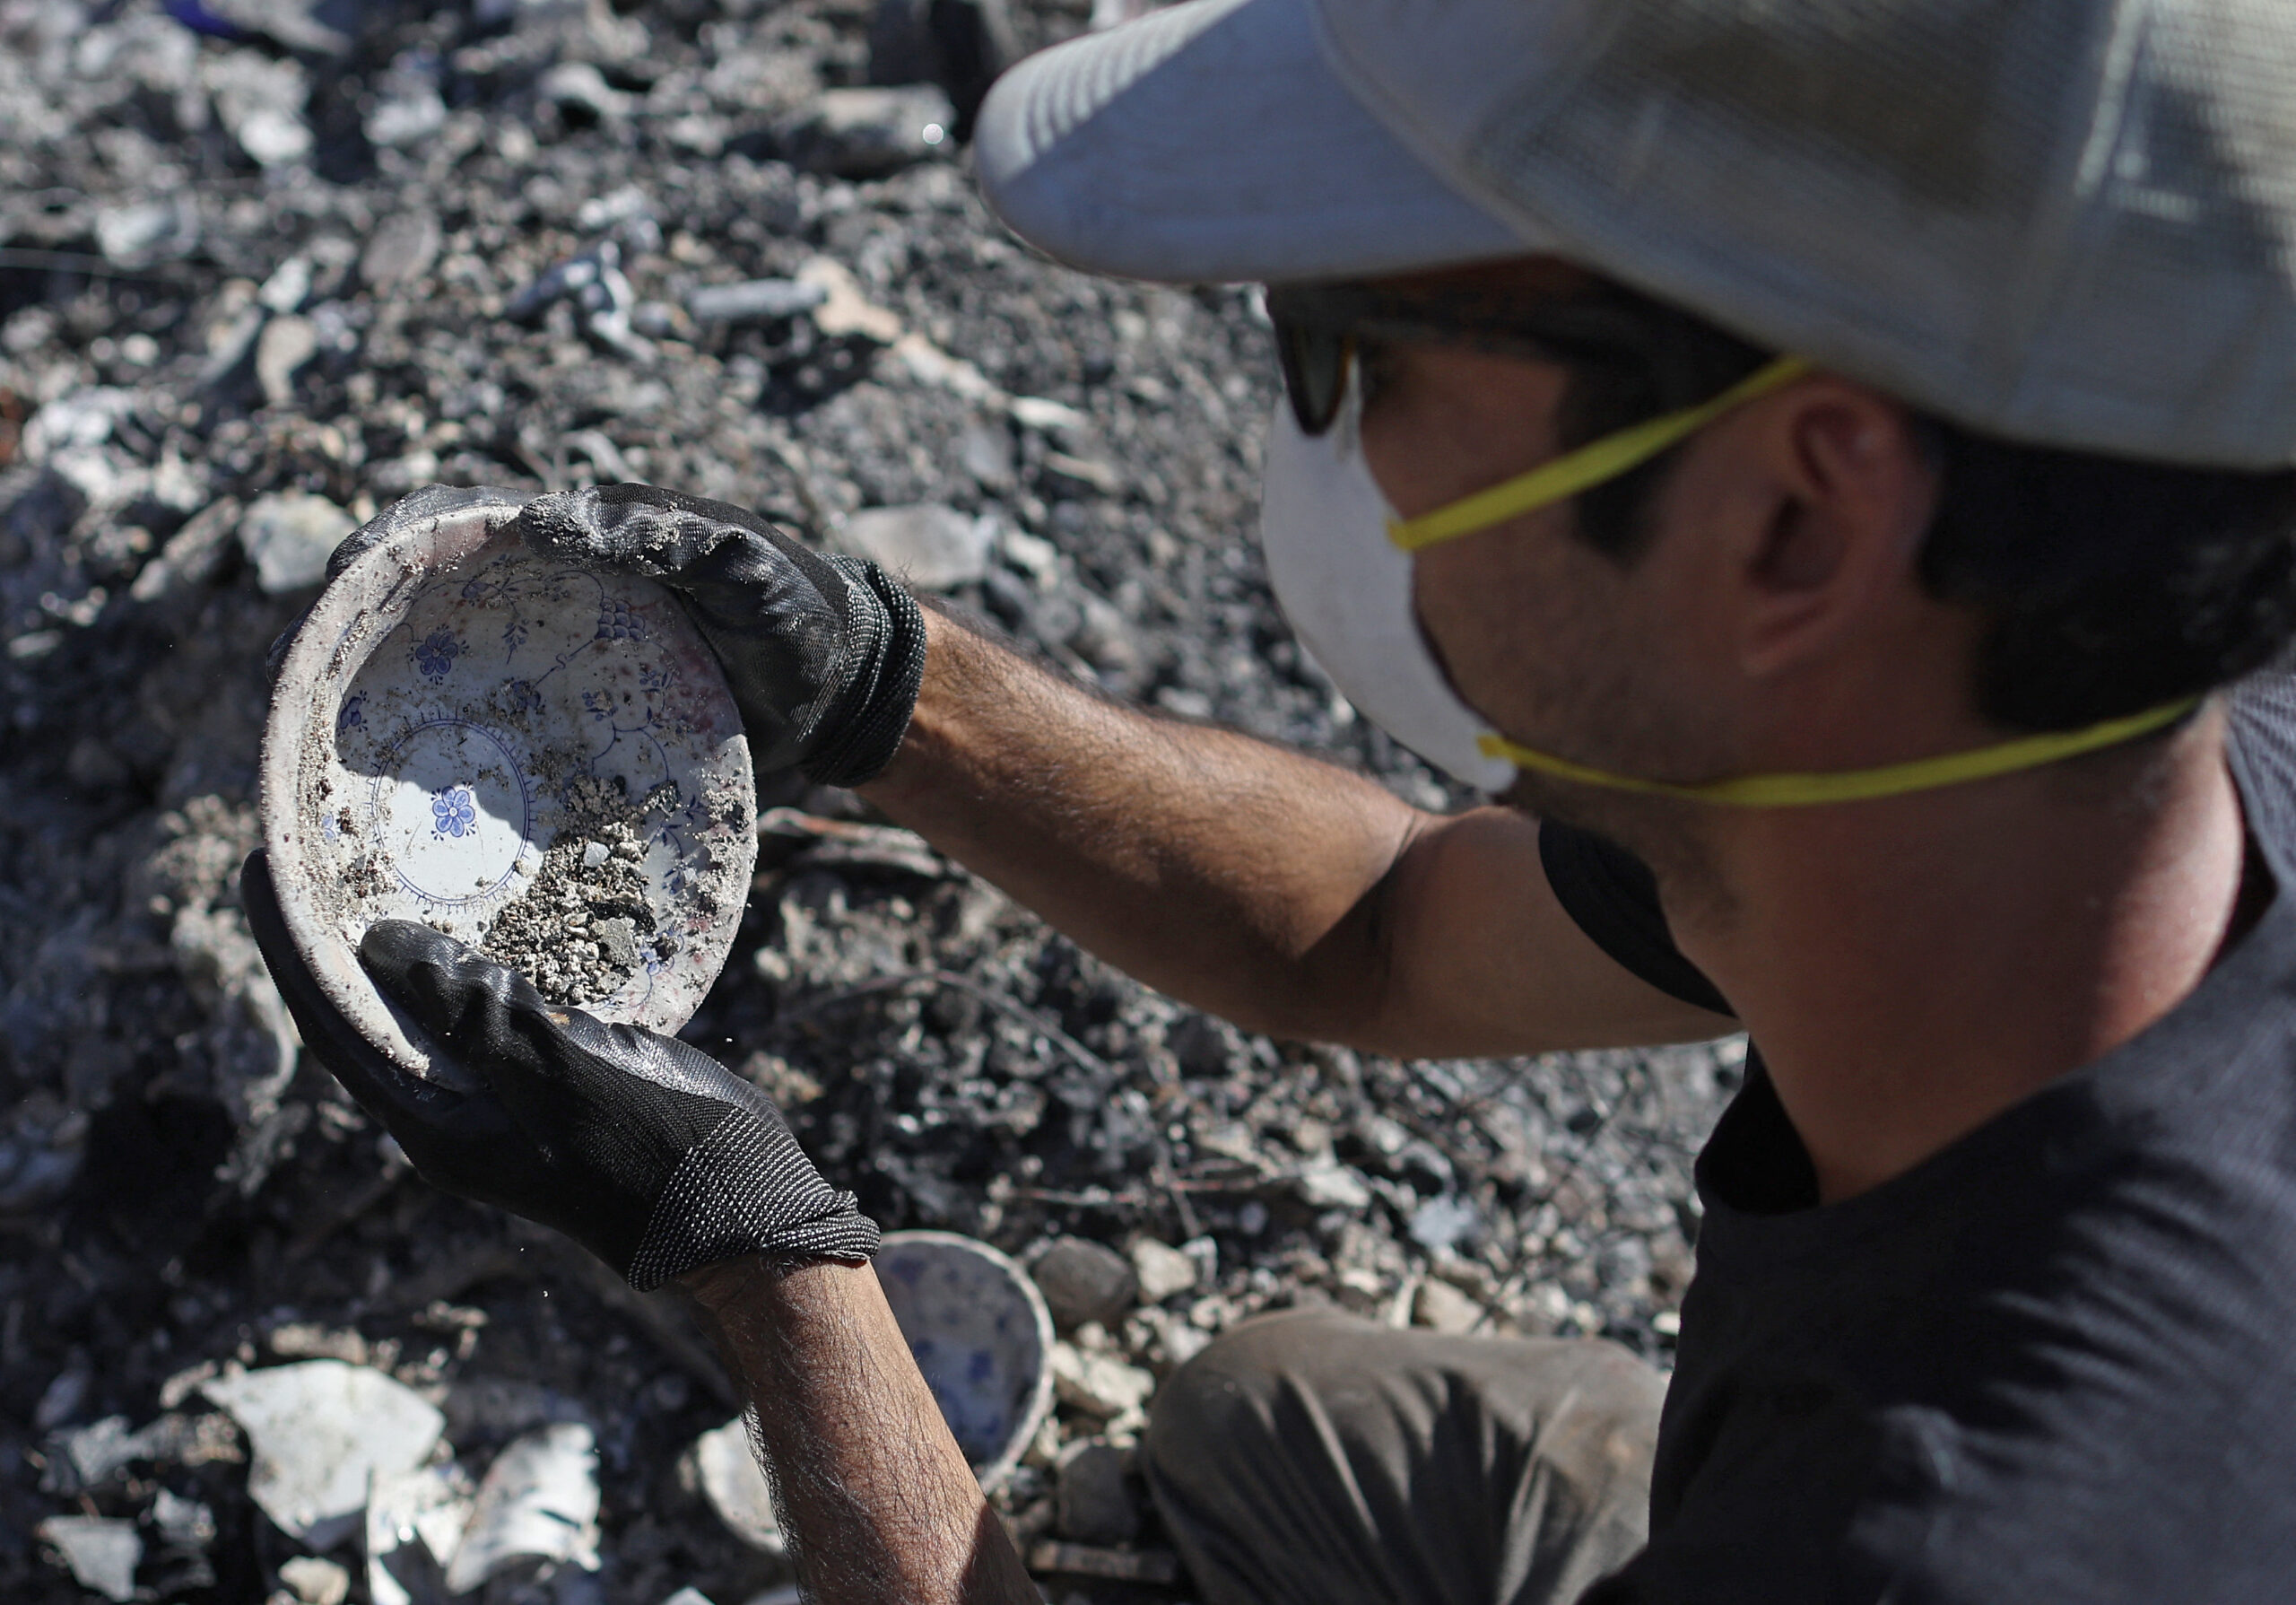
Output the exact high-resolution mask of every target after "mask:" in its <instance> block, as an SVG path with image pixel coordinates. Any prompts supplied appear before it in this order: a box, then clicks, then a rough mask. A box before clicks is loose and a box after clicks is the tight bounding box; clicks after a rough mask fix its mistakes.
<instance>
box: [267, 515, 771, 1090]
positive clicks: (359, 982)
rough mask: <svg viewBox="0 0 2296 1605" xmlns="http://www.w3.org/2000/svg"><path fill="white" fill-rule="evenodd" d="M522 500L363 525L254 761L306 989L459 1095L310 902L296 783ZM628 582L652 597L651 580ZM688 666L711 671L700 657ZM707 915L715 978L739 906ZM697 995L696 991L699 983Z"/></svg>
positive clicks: (683, 626)
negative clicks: (378, 655) (377, 661)
mask: <svg viewBox="0 0 2296 1605" xmlns="http://www.w3.org/2000/svg"><path fill="white" fill-rule="evenodd" d="M529 500H530V498H528V497H526V496H523V495H520V494H518V493H512V492H503V491H493V490H472V491H457V490H451V489H448V488H447V487H434V488H433V489H431V490H429V491H422V492H417V493H414V494H413V495H412V496H410V497H407V498H406V499H404V501H402V502H398V503H396V505H395V506H393V507H392V508H389V509H387V510H385V511H383V512H382V513H380V514H378V516H377V518H376V519H371V520H370V521H369V523H368V524H367V525H366V526H365V527H363V528H362V530H361V536H366V537H368V538H370V540H371V543H372V544H371V545H369V546H368V547H367V549H366V550H364V551H362V552H361V553H359V554H358V555H357V556H355V557H353V558H352V559H350V561H349V562H347V563H344V566H342V568H341V569H340V571H337V572H336V573H335V574H334V576H333V577H332V578H331V579H330V580H329V581H328V583H327V585H326V589H324V590H323V591H321V592H320V594H319V597H318V598H317V601H316V602H314V603H313V604H312V606H311V608H310V610H309V612H308V613H307V614H305V615H304V616H303V618H302V619H301V620H300V622H299V623H298V624H296V626H295V628H294V632H293V634H292V635H291V638H290V640H289V641H288V643H287V646H286V649H285V650H284V652H283V653H282V654H280V656H279V659H278V667H277V672H276V674H275V676H274V680H273V684H272V691H271V706H270V710H269V712H268V714H267V716H266V718H265V725H264V734H263V746H262V753H261V756H260V759H259V763H258V775H257V782H258V783H257V813H258V821H259V824H260V825H261V829H262V833H263V841H264V845H265V848H266V849H267V850H269V853H270V857H271V870H272V881H273V885H274V887H275V888H276V892H277V896H278V900H279V907H280V912H281V915H282V917H283V920H284V922H285V924H286V928H287V934H288V937H289V938H290V940H291V942H292V943H293V945H294V947H295V950H296V952H297V954H298V955H300V957H301V958H302V960H303V962H304V964H306V965H308V966H309V970H310V972H311V975H312V978H313V980H314V981H316V982H317V985H318V987H319V990H321V992H322V993H323V994H325V996H326V998H327V999H328V1000H329V1001H330V1002H332V1003H333V1004H334V1005H335V1007H337V1008H339V1009H341V1010H342V1011H343V1013H344V1016H345V1017H346V1018H347V1019H349V1020H350V1021H351V1023H352V1025H354V1026H356V1027H357V1028H358V1030H359V1032H360V1034H361V1035H362V1036H363V1037H365V1038H366V1039H367V1041H368V1042H370V1044H371V1045H372V1046H374V1047H375V1048H376V1049H377V1050H378V1051H380V1052H381V1053H382V1054H383V1055H384V1056H385V1057H386V1058H387V1059H389V1060H391V1061H392V1062H393V1063H395V1064H396V1065H398V1066H399V1067H401V1068H402V1069H406V1070H408V1071H410V1072H412V1073H413V1074H415V1075H418V1076H423V1077H429V1078H431V1079H434V1080H439V1081H441V1082H444V1083H446V1084H448V1085H450V1086H463V1087H464V1088H465V1090H467V1089H468V1084H467V1083H465V1082H462V1081H460V1080H459V1078H458V1077H459V1075H460V1073H459V1072H457V1070H456V1069H455V1068H454V1066H453V1061H452V1060H451V1058H449V1057H448V1056H446V1055H443V1054H439V1053H438V1052H436V1051H434V1050H433V1048H432V1047H431V1044H430V1042H428V1041H427V1040H426V1039H425V1037H424V1034H423V1033H422V1029H421V1028H420V1027H419V1026H418V1025H415V1024H414V1022H413V1021H412V1020H410V1019H408V1018H407V1017H406V1016H404V1014H403V1013H402V1012H401V1011H400V1010H399V1009H398V1008H397V1007H396V1006H395V1005H394V1004H392V1003H391V1002H390V1001H389V999H386V998H385V997H383V995H382V994H381V993H380V992H378V990H376V989H375V987H374V984H373V982H372V981H370V980H369V978H368V976H367V973H366V971H365V969H364V968H363V967H362V966H361V964H360V963H359V958H358V954H357V952H356V949H355V946H354V945H353V944H354V942H355V940H356V938H346V935H345V934H344V932H343V931H341V930H340V929H337V927H336V925H335V923H334V922H333V921H331V920H329V919H328V918H327V917H326V912H324V911H323V909H322V908H321V907H320V905H319V903H318V901H317V898H315V897H314V895H313V890H312V888H313V880H314V877H315V876H320V875H330V874H333V873H335V871H334V870H333V869H332V868H329V867H327V866H326V864H325V862H324V860H323V859H322V858H321V856H320V855H319V854H318V852H317V851H316V850H314V843H315V842H316V839H317V836H318V834H319V832H320V828H321V825H322V823H323V821H322V819H321V818H320V817H319V815H320V814H321V813H323V812H324V810H323V809H321V810H316V811H315V810H314V809H313V808H312V807H310V806H309V793H310V788H309V786H307V784H306V781H307V780H308V779H309V777H310V774H311V768H310V766H311V765H312V764H313V763H326V762H328V761H330V760H333V759H335V753H336V746H335V737H336V732H337V720H338V719H339V718H340V716H341V714H342V712H343V709H344V698H345V697H346V695H347V694H348V693H350V691H351V689H352V685H353V683H354V682H355V681H356V680H357V679H358V677H359V675H360V673H361V670H362V669H363V668H364V667H366V666H367V664H368V662H369V660H370V658H371V657H372V656H373V654H374V652H375V651H376V650H377V649H378V646H379V645H380V644H381V643H382V641H384V640H385V639H386V638H387V637H388V636H389V635H390V634H391V632H393V631H394V630H395V629H396V628H397V626H398V625H399V624H401V623H402V622H404V619H405V618H406V616H407V615H408V613H409V611H410V610H411V609H412V608H413V606H414V605H415V603H416V601H417V599H418V598H420V597H421V596H422V595H423V594H424V593H425V592H426V590H427V589H429V587H430V586H431V583H432V582H433V581H435V580H439V579H442V578H445V577H448V576H450V575H452V574H454V573H456V572H457V571H459V570H461V569H463V568H465V567H466V566H471V565H473V564H474V563H476V562H478V561H479V560H481V559H482V558H484V559H485V560H486V561H491V560H492V554H495V553H497V552H499V550H500V548H501V546H502V545H503V543H504V541H505V540H506V539H508V540H512V541H515V540H516V539H517V536H515V534H514V533H513V532H512V531H511V530H510V528H509V527H510V526H511V525H512V524H514V523H515V522H516V521H517V517H518V515H519V513H520V511H521V510H523V508H524V507H525V506H526V502H528V501H529ZM353 538H354V539H356V538H359V537H358V536H354V537H353ZM627 582H628V583H629V584H631V585H633V586H636V587H639V588H643V589H655V587H654V582H653V581H651V580H636V579H631V580H628V581H627ZM662 611H663V616H664V617H665V619H667V620H668V621H670V623H671V624H672V626H673V627H674V628H675V629H677V630H679V631H681V632H686V633H692V626H691V624H688V623H687V622H686V621H685V619H684V615H683V612H682V611H681V610H679V609H677V608H676V607H675V606H669V607H666V608H665V609H663V610H662ZM693 641H694V644H695V645H696V646H697V647H699V646H700V637H699V635H698V634H693ZM697 655H698V656H699V657H700V659H704V660H709V653H708V651H707V649H706V648H702V649H701V650H700V651H699V653H698V654H697ZM712 672H713V673H714V669H713V671H712ZM710 691H711V693H712V694H713V695H714V696H716V697H721V698H723V700H724V704H725V706H726V710H727V711H728V718H729V719H730V720H731V721H732V727H733V728H734V729H735V730H736V731H738V729H739V728H740V726H739V718H738V714H735V713H733V712H732V707H733V703H732V693H731V690H730V688H728V687H727V686H726V685H725V684H724V681H723V678H722V676H718V677H717V679H716V682H715V684H714V685H712V686H711V687H710ZM732 746H733V748H734V749H735V754H734V755H735V756H736V757H737V758H738V762H737V763H734V764H732V766H731V767H732V770H733V772H734V774H733V775H732V776H730V777H728V778H732V779H735V780H736V782H737V784H738V786H739V788H740V789H741V792H742V797H743V799H744V800H745V802H746V804H747V812H748V814H749V816H751V817H752V818H753V817H754V815H755V812H756V807H755V795H754V790H753V789H752V781H751V775H750V768H749V759H748V751H747V746H746V743H745V741H744V739H743V738H742V737H739V736H738V735H736V736H735V737H734V741H733V743H732ZM735 846H736V850H737V851H738V850H742V849H745V850H746V853H747V858H746V859H745V860H744V863H743V864H741V865H739V866H737V867H736V868H737V870H738V874H737V876H736V877H735V879H736V884H738V885H739V886H740V887H742V888H743V889H744V890H745V889H746V887H747V885H748V882H749V874H750V870H751V868H753V859H754V855H755V852H756V836H755V833H754V830H753V829H752V830H744V831H743V832H742V833H740V834H739V837H738V841H737V842H736V843H735ZM714 918H715V921H716V929H714V930H713V931H712V932H711V933H710V936H709V938H708V939H707V942H706V947H707V949H708V952H707V953H706V955H705V958H706V962H707V967H708V974H709V978H710V979H712V980H714V978H715V977H716V975H717V973H718V971H719V969H720V968H722V966H723V964H724V963H725V960H726V957H727V956H728V955H730V953H731V950H732V946H733V943H734V940H735V937H736V935H737V934H738V930H739V927H740V924H741V919H742V904H741V900H740V897H739V896H738V895H736V896H735V898H734V899H733V900H732V901H731V903H730V905H729V906H725V907H722V908H720V909H719V910H718V911H717V912H716V914H715V916H714ZM701 990H706V983H705V985H704V986H703V988H702V989H701ZM699 1002H700V992H699V991H696V992H694V993H693V994H692V995H691V996H687V995H684V994H683V993H682V992H681V991H679V990H673V989H668V988H654V989H651V990H649V991H648V994H647V996H646V998H645V999H644V1002H643V1005H642V1006H641V1007H640V1008H639V1010H638V1011H636V1012H634V1013H633V1012H617V1011H615V1010H613V1009H611V1008H608V1007H594V1008H593V1010H592V1012H594V1013H596V1014H597V1015H598V1016H599V1017H601V1018H604V1019H609V1020H619V1021H626V1022H627V1023H630V1024H633V1025H642V1026H644V1027H646V1028H648V1029H649V1030H654V1031H658V1032H663V1033H665V1034H666V1033H674V1032H675V1031H676V1030H677V1029H678V1028H679V1027H680V1026H682V1025H684V1024H685V1023H686V1021H687V1020H688V1019H689V1018H691V1016H692V1013H693V1010H694V1008H695V1007H697V1006H698V1004H699Z"/></svg>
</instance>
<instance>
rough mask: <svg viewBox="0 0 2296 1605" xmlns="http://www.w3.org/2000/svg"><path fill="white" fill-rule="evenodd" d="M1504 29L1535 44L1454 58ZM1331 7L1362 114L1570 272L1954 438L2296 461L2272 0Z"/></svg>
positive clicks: (2285, 50)
mask: <svg viewBox="0 0 2296 1605" xmlns="http://www.w3.org/2000/svg"><path fill="white" fill-rule="evenodd" d="M1526 12H1527V13H1537V15H1538V17H1539V22H1538V23H1537V25H1536V31H1537V37H1538V39H1539V42H1540V44H1541V46H1542V47H1543V48H1540V49H1537V50H1535V51H1531V52H1527V53H1514V54H1504V53H1502V54H1499V55H1492V54H1491V53H1490V52H1489V50H1488V49H1487V48H1486V49H1485V50H1484V51H1483V52H1482V53H1480V54H1479V53H1478V52H1477V50H1476V49H1475V48H1474V46H1475V43H1476V41H1477V40H1478V39H1482V40H1483V41H1484V42H1485V44H1486V46H1487V44H1488V41H1489V40H1491V39H1496V38H1498V37H1500V36H1502V35H1504V36H1508V37H1510V38H1511V37H1515V36H1518V35H1521V34H1523V33H1524V31H1525V29H1526V23H1525V22H1524V21H1523V13H1526ZM1322 14H1323V20H1324V23H1325V38H1326V41H1327V46H1328V48H1329V49H1330V51H1331V53H1332V56H1333V57H1334V65H1335V69H1336V70H1338V71H1340V72H1341V74H1342V75H1343V76H1344V77H1346V78H1347V79H1348V81H1349V82H1350V83H1352V84H1353V85H1354V86H1355V87H1356V88H1357V89H1358V90H1359V92H1361V94H1362V97H1363V99H1364V100H1365V101H1366V103H1367V104H1369V105H1370V106H1371V107H1372V109H1374V110H1375V111H1377V112H1378V114H1379V115H1380V116H1381V117H1382V118H1385V119H1386V120H1387V121H1388V122H1389V123H1390V125H1391V126H1394V127H1395V128H1396V132H1397V134H1398V135H1400V136H1402V137H1404V138H1405V139H1406V140H1408V141H1409V142H1410V143H1411V144H1412V145H1413V148H1414V149H1415V150H1417V151H1418V152H1419V153H1421V155H1422V157H1423V158H1424V159H1426V160H1428V161H1430V162H1431V164H1433V165H1434V166H1435V167H1437V169H1438V170H1440V171H1442V172H1443V173H1444V174H1445V176H1446V177H1448V178H1449V179H1452V180H1453V181H1455V182H1457V184H1459V185H1460V186H1461V187H1462V188H1465V189H1468V190H1470V191H1472V192H1474V193H1475V194H1478V195H1480V196H1484V197H1486V198H1487V199H1488V201H1489V202H1490V203H1491V204H1492V206H1493V208H1494V210H1496V211H1498V212H1500V214H1504V215H1509V216H1511V217H1512V218H1514V219H1515V220H1516V221H1517V222H1518V223H1519V224H1520V225H1521V226H1522V227H1523V228H1524V229H1525V230H1526V231H1532V230H1539V231H1545V232H1547V233H1548V234H1549V235H1550V236H1552V237H1559V238H1561V240H1564V241H1565V242H1566V243H1565V244H1564V245H1563V246H1562V247H1561V251H1562V254H1564V255H1568V256H1570V257H1575V258H1577V259H1579V260H1582V261H1585V262H1587V263H1588V264H1589V265H1591V266H1596V267H1598V268H1600V269H1602V270H1603V271H1605V272H1607V273H1610V274H1612V275H1614V276H1616V277H1618V278H1620V279H1622V280H1624V281H1626V282H1629V283H1635V284H1638V285H1639V286H1641V287H1643V288H1645V289H1647V290H1649V291H1651V292H1654V293H1657V294H1659V295H1661V296H1664V297H1666V298H1668V299H1671V300H1674V301H1679V302H1681V303H1682V304H1683V305H1685V306H1688V307H1690V308H1692V309H1693V310H1699V311H1700V312H1703V313H1705V314H1707V315H1708V316H1709V317H1712V318H1715V319H1716V320H1717V321H1718V322H1721V323H1723V324H1725V325H1726V326H1728V327H1734V328H1735V329H1737V330H1739V331H1741V332H1743V333H1744V334H1745V335H1747V336H1750V337H1752V338H1756V339H1759V340H1761V341H1762V342H1764V343H1766V344H1769V345H1772V346H1775V347H1778V348H1781V349H1788V350H1794V351H1798V352H1802V353H1805V354H1808V355H1811V356H1813V357H1815V358H1817V359H1818V360H1820V361H1822V362H1829V363H1831V364H1833V365H1836V366H1838V367H1839V368H1840V369H1842V370H1843V371H1848V372H1851V373H1855V374H1857V375H1859V376H1860V377H1864V378H1866V379H1871V380H1873V381H1874V383H1876V384H1879V385H1882V386H1883V387H1884V388H1888V389H1891V390H1892V391H1893V392H1895V393H1897V394H1900V395H1902V396H1905V397H1908V398H1909V399H1910V400H1913V401H1915V402H1917V403H1919V404H1921V405H1923V406H1929V407H1933V408H1935V410H1937V411H1939V412H1942V413H1944V414H1947V415H1949V416H1952V417H1953V418H1955V419H1957V420H1959V421H1961V422H1962V423H1967V424H1969V425H1970V426H1972V427H1975V428H1978V429H1981V430H1987V431H1990V432H1996V433H1999V434H2003V435H2006V436H2009V437H2012V438H2018V439H2026V440H2032V441H2043V442H2047V443H2050V444H2056V445H2061V446H2068V447H2074V448H2083V449H2093V450H2102V451H2112V452H2119V453H2123V454H2126V455H2131V456H2137V457H2152V458H2170V459H2174V460H2181V461H2187V462H2196V463H2210V464H2221V465H2224V466H2236V467H2284V466H2287V465H2289V464H2290V463H2292V462H2296V283H2292V265H2296V249H2292V245H2296V4H2291V3H2290V0H2150V3H2148V0H2123V3H2122V4H2103V3H2100V0H1633V3H1631V4H1619V3H1617V0H1544V4H1525V0H1466V3H1465V4H1460V3H1459V0H1451V3H1450V4H1433V3H1431V0H1322ZM1494 61H1496V62H1505V63H1509V64H1510V65H1504V66H1497V67H1494V66H1493V65H1492V63H1493V62H1494Z"/></svg>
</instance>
